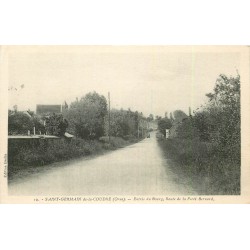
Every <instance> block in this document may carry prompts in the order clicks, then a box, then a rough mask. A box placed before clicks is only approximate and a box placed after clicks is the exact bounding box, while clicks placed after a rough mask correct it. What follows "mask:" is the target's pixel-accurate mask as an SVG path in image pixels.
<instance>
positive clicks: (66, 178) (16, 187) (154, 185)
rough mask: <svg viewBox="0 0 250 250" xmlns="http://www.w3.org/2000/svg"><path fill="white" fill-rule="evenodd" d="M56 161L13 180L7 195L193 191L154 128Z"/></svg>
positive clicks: (176, 192)
mask: <svg viewBox="0 0 250 250" xmlns="http://www.w3.org/2000/svg"><path fill="white" fill-rule="evenodd" d="M56 164H57V165H56ZM56 164H55V165H56V166H53V164H52V165H50V166H49V167H42V168H44V169H45V170H44V171H42V172H37V173H34V174H31V175H29V176H26V177H24V178H22V179H17V180H13V181H12V182H10V184H9V195H34V196H37V195H50V196H51V195H86V196H87V195H104V196H106V195H132V196H133V195H192V194H195V192H194V190H193V189H192V188H191V187H190V183H189V182H188V181H187V180H185V178H184V177H181V176H177V175H176V174H174V173H173V172H172V171H171V168H170V167H169V165H168V161H167V160H166V159H165V158H164V155H163V154H162V152H161V149H160V148H159V146H158V144H157V141H156V138H155V133H154V132H153V133H152V134H151V138H147V139H144V140H143V141H141V142H139V143H136V144H133V145H130V146H128V147H125V148H122V149H118V150H116V151H112V152H110V153H107V154H104V155H100V156H97V157H93V158H90V159H84V158H83V159H78V160H73V161H68V162H63V163H56ZM58 164H59V166H58Z"/></svg>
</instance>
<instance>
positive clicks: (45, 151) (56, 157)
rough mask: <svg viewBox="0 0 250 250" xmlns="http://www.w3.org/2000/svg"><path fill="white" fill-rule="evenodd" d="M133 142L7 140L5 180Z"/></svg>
mask: <svg viewBox="0 0 250 250" xmlns="http://www.w3.org/2000/svg"><path fill="white" fill-rule="evenodd" d="M136 142H138V140H137V139H136V138H130V139H127V140H124V139H123V138H119V137H111V139H110V142H109V140H108V138H107V137H102V138H100V140H83V139H80V138H73V139H71V140H69V141H67V140H65V139H63V138H62V139H56V140H9V143H8V177H9V180H10V179H13V178H14V177H15V175H20V174H21V173H20V172H22V171H23V170H26V169H28V168H30V169H32V167H38V166H44V165H48V164H50V163H53V162H60V161H66V160H70V159H75V158H79V157H84V156H89V155H97V154H102V153H105V152H107V151H110V150H116V149H118V148H122V147H125V146H128V145H129V144H132V143H136Z"/></svg>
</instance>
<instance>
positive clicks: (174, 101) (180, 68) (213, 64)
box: [8, 46, 240, 115]
mask: <svg viewBox="0 0 250 250" xmlns="http://www.w3.org/2000/svg"><path fill="white" fill-rule="evenodd" d="M8 63H9V64H8V65H9V88H11V87H12V90H9V108H12V107H13V105H15V104H16V105H18V110H25V109H31V110H35V108H36V104H62V103H63V102H64V101H66V102H67V103H68V104H70V102H72V101H74V100H75V99H76V97H79V98H80V97H81V96H83V95H85V94H86V93H88V92H90V91H96V92H98V93H100V94H102V95H105V96H106V97H107V94H108V92H109V91H110V94H111V107H112V108H123V109H127V108H130V109H131V110H133V111H135V110H138V111H141V112H143V114H144V115H149V114H150V113H152V114H154V115H164V113H165V112H166V111H167V112H171V111H174V110H176V109H181V110H183V111H185V112H188V107H189V106H190V107H191V108H192V109H196V108H198V107H199V106H200V105H201V104H204V102H205V101H206V97H205V94H206V93H208V92H211V91H212V89H213V87H214V84H215V81H216V78H217V77H218V76H219V74H221V73H224V74H228V75H233V76H235V75H236V70H239V72H240V56H239V53H237V51H232V52H228V49H225V48H224V49H219V50H218V48H217V49H216V50H215V49H213V50H212V51H210V50H209V49H206V50H204V47H203V48H202V49H197V47H193V48H192V47H191V46H190V47H185V48H183V47H174V48H173V47H163V46H159V47H146V46H144V47H133V46H125V47H112V46H109V47H99V46H98V47H93V46H92V47H88V46H82V47H63V46H60V47H55V46H54V47H53V46H50V47H44V46H40V47H39V46H38V47H12V48H11V49H10V51H9V61H8ZM21 85H24V86H23V88H21ZM15 88H16V89H17V90H15Z"/></svg>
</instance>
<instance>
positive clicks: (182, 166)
mask: <svg viewBox="0 0 250 250" xmlns="http://www.w3.org/2000/svg"><path fill="white" fill-rule="evenodd" d="M158 143H159V145H160V147H161V148H162V150H163V152H164V154H165V155H166V158H168V159H171V160H172V161H170V167H172V169H173V171H176V172H181V173H183V174H185V175H186V177H187V178H190V179H191V180H193V181H192V183H193V186H194V188H195V189H197V190H198V192H199V193H200V194H202V195H239V194H240V159H239V157H235V155H240V154H239V153H238V151H239V150H240V149H239V148H230V149H226V148H220V147H218V145H215V144H212V143H208V142H201V141H199V140H198V139H180V138H174V139H168V140H159V141H158ZM235 152H236V153H235Z"/></svg>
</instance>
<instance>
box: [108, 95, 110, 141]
mask: <svg viewBox="0 0 250 250" xmlns="http://www.w3.org/2000/svg"><path fill="white" fill-rule="evenodd" d="M108 100H109V128H108V131H109V143H110V93H109V92H108Z"/></svg>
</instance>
